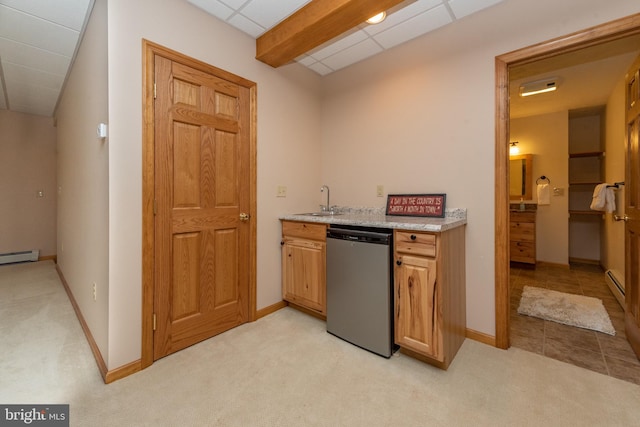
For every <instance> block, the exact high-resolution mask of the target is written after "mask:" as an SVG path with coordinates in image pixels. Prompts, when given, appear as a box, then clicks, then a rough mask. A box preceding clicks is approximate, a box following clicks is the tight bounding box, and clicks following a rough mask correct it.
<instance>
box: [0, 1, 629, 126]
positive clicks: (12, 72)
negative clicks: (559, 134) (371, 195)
mask: <svg viewBox="0 0 640 427" xmlns="http://www.w3.org/2000/svg"><path fill="white" fill-rule="evenodd" d="M180 1H184V2H189V3H191V4H193V5H195V6H197V7H198V8H200V9H202V10H204V11H206V12H207V13H209V14H210V15H212V16H213V17H215V18H216V19H219V20H222V21H224V22H227V23H228V24H230V25H232V26H234V27H236V28H238V29H240V30H241V31H243V32H245V33H247V34H248V35H250V36H251V37H252V38H254V39H257V38H258V37H260V36H261V35H263V34H264V33H265V32H267V31H268V30H270V29H272V28H273V27H274V26H276V25H277V24H278V23H280V22H281V21H283V20H284V19H285V18H287V17H288V16H290V15H291V14H292V13H294V12H296V11H297V10H299V9H300V8H303V7H304V6H305V5H307V4H308V3H309V0H180ZM501 1H503V0H405V1H403V2H401V3H399V4H398V5H397V6H395V7H393V8H392V9H390V10H388V11H387V12H388V16H387V19H386V20H385V21H384V22H383V23H381V24H377V25H368V24H366V23H362V24H360V25H358V26H357V27H355V28H353V29H352V30H350V31H347V32H346V33H345V34H344V35H342V36H339V37H337V38H335V39H333V40H330V41H329V42H327V43H324V44H323V45H320V46H318V47H317V48H315V49H313V50H311V51H309V52H307V53H306V54H304V55H301V56H300V57H298V58H296V61H297V62H299V63H300V64H302V65H304V66H306V67H308V68H310V69H311V70H313V71H314V72H316V73H318V74H319V75H321V76H324V75H327V74H330V73H332V72H333V71H336V70H339V69H341V68H344V67H347V66H349V65H351V64H354V63H356V62H359V61H361V60H363V59H365V58H368V57H371V56H373V55H376V54H378V53H380V52H383V51H384V50H386V49H390V48H392V47H394V46H397V45H399V44H401V43H404V42H406V41H408V40H410V39H413V38H415V37H418V36H420V35H422V34H425V33H427V32H429V31H432V30H435V29H437V28H440V27H442V26H444V25H447V24H451V23H453V22H454V21H456V20H459V19H461V18H464V17H465V16H468V15H471V14H473V13H475V12H477V11H480V10H482V9H485V8H489V7H490V6H492V5H494V4H497V3H500V2H501ZM93 3H94V0H0V109H8V110H11V111H16V112H23V113H29V114H36V115H42V116H52V115H53V114H54V111H55V107H56V104H57V102H58V98H59V96H60V91H61V89H62V88H63V85H64V82H65V79H66V78H67V74H68V71H69V67H70V65H71V63H72V62H73V59H74V57H75V53H76V49H77V45H78V42H79V41H80V40H81V37H82V34H83V31H84V26H85V25H86V21H87V19H88V15H89V13H90V11H91V8H92V7H93ZM212 19H213V18H212ZM484 19H485V21H486V23H487V25H493V24H492V18H491V15H490V14H487V15H485V18H484ZM638 43H639V41H638V39H637V38H635V39H630V40H627V41H626V43H625V42H622V43H620V44H616V45H606V46H604V47H603V48H601V49H600V51H599V52H598V53H596V54H594V53H593V52H592V51H585V52H583V53H582V55H574V56H573V57H571V58H569V59H567V58H565V59H562V58H561V57H559V58H556V59H553V58H552V59H550V60H547V61H546V62H545V61H539V62H536V63H534V64H530V65H528V66H526V67H523V68H521V69H514V70H512V73H511V79H512V86H513V87H514V88H515V89H514V90H516V91H517V86H518V84H519V83H520V82H522V81H530V80H534V79H537V78H542V77H548V76H558V77H559V78H560V86H559V89H558V91H557V92H556V93H554V94H552V95H543V96H540V97H537V96H536V97H530V98H528V99H526V100H523V99H514V98H515V97H512V102H511V110H512V115H513V117H521V116H524V115H531V114H542V113H544V112H548V111H550V110H552V111H558V109H557V108H559V106H562V108H580V107H581V106H585V105H593V103H594V102H597V103H602V100H603V99H605V101H606V96H608V94H610V93H611V89H612V87H613V82H615V81H616V79H619V78H620V76H622V75H623V74H624V72H625V70H626V67H627V66H628V64H627V63H628V62H629V60H630V58H632V56H634V55H637V54H638V49H637V46H639V44H638ZM585 87H588V88H589V90H585V89H584V88H585Z"/></svg>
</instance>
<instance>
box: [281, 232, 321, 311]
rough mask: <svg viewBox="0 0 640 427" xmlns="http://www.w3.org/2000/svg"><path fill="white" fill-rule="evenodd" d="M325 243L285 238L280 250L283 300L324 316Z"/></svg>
mask: <svg viewBox="0 0 640 427" xmlns="http://www.w3.org/2000/svg"><path fill="white" fill-rule="evenodd" d="M325 248H326V244H325V243H321V242H313V241H309V240H302V239H290V240H289V239H285V243H284V245H283V247H282V293H283V298H284V299H285V300H286V301H290V302H293V303H294V304H298V305H301V306H303V307H306V308H309V309H312V310H315V311H318V312H320V313H322V314H326V294H325V292H326V291H325V286H326V284H325V277H326V271H325V251H326V249H325Z"/></svg>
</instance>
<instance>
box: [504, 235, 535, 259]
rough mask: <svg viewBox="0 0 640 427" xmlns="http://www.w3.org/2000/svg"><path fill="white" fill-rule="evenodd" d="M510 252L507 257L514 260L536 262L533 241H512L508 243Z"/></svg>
mask: <svg viewBox="0 0 640 427" xmlns="http://www.w3.org/2000/svg"><path fill="white" fill-rule="evenodd" d="M509 246H510V249H511V254H510V257H509V259H511V261H516V262H528V263H533V264H535V262H536V246H535V243H533V242H514V241H513V240H512V241H511V244H510V245H509Z"/></svg>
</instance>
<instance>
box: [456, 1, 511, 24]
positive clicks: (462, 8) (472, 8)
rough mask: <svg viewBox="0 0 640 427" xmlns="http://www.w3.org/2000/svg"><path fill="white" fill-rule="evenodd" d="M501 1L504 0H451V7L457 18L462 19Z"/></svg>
mask: <svg viewBox="0 0 640 427" xmlns="http://www.w3.org/2000/svg"><path fill="white" fill-rule="evenodd" d="M501 1H502V0H449V7H450V8H451V10H452V11H453V13H454V15H455V16H456V19H460V18H464V17H465V16H467V15H471V14H472V13H475V12H478V11H480V10H482V9H485V8H487V7H489V6H493V5H494V4H497V3H500V2H501Z"/></svg>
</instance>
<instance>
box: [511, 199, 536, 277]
mask: <svg viewBox="0 0 640 427" xmlns="http://www.w3.org/2000/svg"><path fill="white" fill-rule="evenodd" d="M509 253H510V260H511V261H515V262H524V263H527V264H535V263H536V212H535V211H519V212H514V211H511V212H510V216H509Z"/></svg>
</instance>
